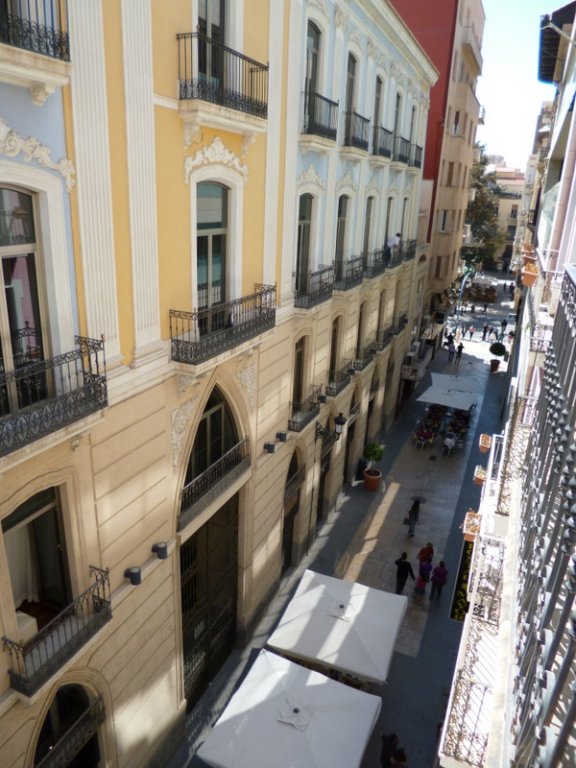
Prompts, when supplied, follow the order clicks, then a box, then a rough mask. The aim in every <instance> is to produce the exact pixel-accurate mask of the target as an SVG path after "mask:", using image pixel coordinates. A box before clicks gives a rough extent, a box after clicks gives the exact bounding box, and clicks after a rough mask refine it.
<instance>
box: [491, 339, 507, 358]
mask: <svg viewBox="0 0 576 768" xmlns="http://www.w3.org/2000/svg"><path fill="white" fill-rule="evenodd" d="M490 354H491V355H494V357H504V355H505V354H506V347H505V346H504V344H502V342H501V341H495V342H494V344H491V345H490Z"/></svg>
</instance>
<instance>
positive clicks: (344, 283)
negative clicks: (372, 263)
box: [334, 256, 364, 291]
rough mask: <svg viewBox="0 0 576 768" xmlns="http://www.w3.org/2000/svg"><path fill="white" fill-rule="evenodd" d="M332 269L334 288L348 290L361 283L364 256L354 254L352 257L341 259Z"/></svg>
mask: <svg viewBox="0 0 576 768" xmlns="http://www.w3.org/2000/svg"><path fill="white" fill-rule="evenodd" d="M334 270H335V274H334V290H336V291H349V290H350V288H354V287H355V286H357V285H360V284H361V283H362V278H363V275H364V258H363V257H362V256H356V257H354V258H353V259H342V261H337V262H336V265H335V267H334Z"/></svg>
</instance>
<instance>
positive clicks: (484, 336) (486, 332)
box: [482, 323, 490, 341]
mask: <svg viewBox="0 0 576 768" xmlns="http://www.w3.org/2000/svg"><path fill="white" fill-rule="evenodd" d="M489 330H490V326H489V325H488V323H486V325H485V326H484V328H482V341H486V336H487V335H488V331H489Z"/></svg>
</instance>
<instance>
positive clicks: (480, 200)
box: [466, 144, 503, 255]
mask: <svg viewBox="0 0 576 768" xmlns="http://www.w3.org/2000/svg"><path fill="white" fill-rule="evenodd" d="M484 149H485V147H484V145H483V144H476V151H477V152H478V154H479V158H478V160H477V162H475V163H474V165H473V166H472V170H471V172H470V189H472V190H474V195H473V198H472V200H470V202H469V203H468V208H467V210H466V224H469V225H470V230H471V232H472V238H473V240H474V245H475V246H477V247H478V248H482V250H483V251H484V253H486V254H488V253H489V254H490V255H492V254H493V253H494V249H495V247H496V246H497V245H499V244H501V243H502V234H503V233H502V232H501V231H500V229H499V228H498V198H499V195H500V194H501V192H502V190H501V189H500V187H499V186H498V184H497V183H496V174H495V173H494V172H492V171H490V172H487V170H486V169H487V166H488V158H487V157H486V155H485V154H484Z"/></svg>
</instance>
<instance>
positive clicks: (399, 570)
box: [394, 552, 416, 595]
mask: <svg viewBox="0 0 576 768" xmlns="http://www.w3.org/2000/svg"><path fill="white" fill-rule="evenodd" d="M394 565H395V566H396V594H397V595H401V594H402V591H403V590H404V587H405V585H406V581H407V580H408V576H410V578H411V579H412V581H414V579H415V578H416V577H415V576H414V571H413V570H412V566H411V565H410V563H409V562H408V553H407V552H402V554H401V555H400V557H399V558H398V560H396V562H395V563H394Z"/></svg>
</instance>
